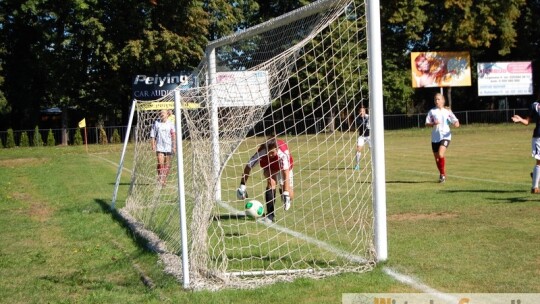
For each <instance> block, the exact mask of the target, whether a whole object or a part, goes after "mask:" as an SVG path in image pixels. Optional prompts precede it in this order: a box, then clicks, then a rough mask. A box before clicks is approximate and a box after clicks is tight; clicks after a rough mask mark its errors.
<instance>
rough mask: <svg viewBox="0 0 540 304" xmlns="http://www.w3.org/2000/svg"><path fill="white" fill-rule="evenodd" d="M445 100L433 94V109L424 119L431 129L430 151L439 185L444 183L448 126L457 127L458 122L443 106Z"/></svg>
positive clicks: (448, 135) (448, 134)
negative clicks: (437, 174) (435, 166)
mask: <svg viewBox="0 0 540 304" xmlns="http://www.w3.org/2000/svg"><path fill="white" fill-rule="evenodd" d="M444 104H445V99H444V95H443V94H441V93H437V94H435V107H434V108H433V109H431V110H430V111H429V112H428V114H427V117H426V126H430V127H432V129H431V150H432V151H433V156H434V157H435V163H436V164H437V169H438V170H439V183H444V182H445V181H446V159H445V158H444V154H445V153H446V149H448V146H449V145H450V140H451V139H452V133H451V132H450V125H453V126H454V127H456V128H458V127H459V120H458V119H457V117H456V115H454V113H452V110H450V109H449V108H446V107H445V106H444Z"/></svg>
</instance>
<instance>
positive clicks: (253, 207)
mask: <svg viewBox="0 0 540 304" xmlns="http://www.w3.org/2000/svg"><path fill="white" fill-rule="evenodd" d="M263 214H264V207H263V205H262V204H261V202H259V201H257V200H249V201H248V202H247V203H246V215H247V216H249V217H252V218H258V217H261V216H262V215H263Z"/></svg>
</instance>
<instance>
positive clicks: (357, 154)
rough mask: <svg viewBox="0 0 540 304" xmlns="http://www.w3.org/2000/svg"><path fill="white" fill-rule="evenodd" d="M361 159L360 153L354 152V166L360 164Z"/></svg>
mask: <svg viewBox="0 0 540 304" xmlns="http://www.w3.org/2000/svg"><path fill="white" fill-rule="evenodd" d="M361 157H362V153H360V152H356V157H355V161H356V165H359V164H360V158H361Z"/></svg>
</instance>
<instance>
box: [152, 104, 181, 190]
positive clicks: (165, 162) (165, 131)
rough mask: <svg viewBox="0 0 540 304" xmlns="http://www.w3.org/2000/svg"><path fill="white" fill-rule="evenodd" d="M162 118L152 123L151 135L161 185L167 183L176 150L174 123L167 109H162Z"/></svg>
mask: <svg viewBox="0 0 540 304" xmlns="http://www.w3.org/2000/svg"><path fill="white" fill-rule="evenodd" d="M159 114H160V119H158V120H156V122H154V124H153V125H152V129H151V131H150V137H151V138H152V150H153V151H155V152H156V157H157V173H158V182H159V183H160V185H165V182H166V181H167V175H168V174H169V170H170V168H171V155H172V154H173V153H175V152H176V144H175V140H176V133H175V130H174V124H173V123H172V122H171V121H170V120H169V119H168V118H169V113H168V111H167V110H161V112H160V113H159Z"/></svg>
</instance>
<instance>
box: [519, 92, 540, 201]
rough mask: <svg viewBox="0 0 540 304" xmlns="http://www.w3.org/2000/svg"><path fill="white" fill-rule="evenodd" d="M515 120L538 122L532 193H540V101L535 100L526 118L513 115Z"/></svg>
mask: <svg viewBox="0 0 540 304" xmlns="http://www.w3.org/2000/svg"><path fill="white" fill-rule="evenodd" d="M512 121H513V122H519V123H522V124H524V125H528V124H529V123H531V122H534V123H536V126H535V127H534V131H533V135H532V141H531V149H532V151H531V152H532V153H531V155H532V157H534V158H535V159H536V164H535V166H534V168H533V171H532V187H531V193H534V194H540V189H539V188H538V183H539V181H540V101H535V102H534V103H533V104H532V105H531V107H530V108H529V115H528V116H527V117H525V118H522V117H521V116H519V115H514V116H512Z"/></svg>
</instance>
